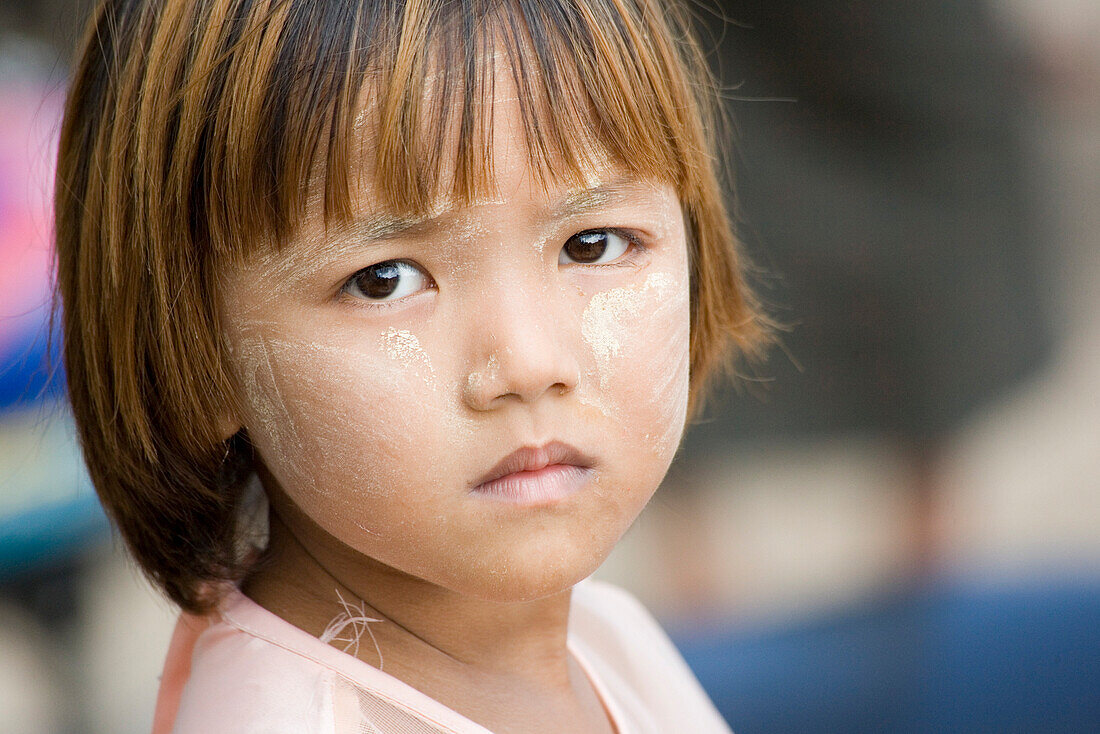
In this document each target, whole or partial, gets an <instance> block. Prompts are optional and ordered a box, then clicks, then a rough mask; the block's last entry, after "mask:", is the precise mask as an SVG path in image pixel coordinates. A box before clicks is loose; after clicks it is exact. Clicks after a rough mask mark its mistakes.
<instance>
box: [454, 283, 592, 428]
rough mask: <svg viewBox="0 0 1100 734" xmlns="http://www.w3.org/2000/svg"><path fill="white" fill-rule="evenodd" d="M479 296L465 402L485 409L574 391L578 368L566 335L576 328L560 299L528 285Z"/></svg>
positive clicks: (572, 340)
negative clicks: (480, 302)
mask: <svg viewBox="0 0 1100 734" xmlns="http://www.w3.org/2000/svg"><path fill="white" fill-rule="evenodd" d="M483 295H485V296H488V297H487V298H485V299H484V300H483V301H482V304H483V305H482V314H483V316H482V318H481V319H480V320H479V323H478V325H477V326H476V327H474V328H475V330H476V331H475V334H476V336H475V338H474V339H473V340H472V344H473V345H475V346H474V349H473V351H472V354H471V369H470V372H469V375H468V377H467V380H466V385H465V389H464V394H463V398H464V400H465V402H466V404H467V405H468V406H469V407H470V408H472V409H473V410H477V411H487V410H494V409H496V408H499V407H501V406H502V405H504V404H506V403H508V402H520V403H533V402H535V401H536V400H538V399H539V398H541V397H542V396H543V395H546V394H551V395H565V394H567V393H569V392H572V391H573V390H574V389H576V387H577V382H578V380H579V379H580V365H579V364H578V361H577V357H576V351H575V347H574V346H572V345H573V342H574V341H575V340H574V339H573V338H571V336H572V335H573V333H574V332H575V333H576V334H579V332H580V327H579V325H577V324H574V323H573V319H572V318H571V316H570V310H569V308H568V306H567V304H566V303H565V300H566V299H565V296H559V295H558V294H557V293H556V292H555V293H553V294H551V293H548V292H544V289H542V288H539V287H538V286H536V285H534V284H531V283H526V284H525V285H519V284H516V285H515V287H512V288H508V289H501V290H500V292H499V293H498V294H490V293H485V294H483Z"/></svg>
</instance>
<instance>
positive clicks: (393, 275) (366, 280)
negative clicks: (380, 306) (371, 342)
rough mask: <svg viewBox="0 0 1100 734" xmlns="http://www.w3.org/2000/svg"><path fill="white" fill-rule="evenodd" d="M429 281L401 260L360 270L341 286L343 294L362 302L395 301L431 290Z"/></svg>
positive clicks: (424, 275)
mask: <svg viewBox="0 0 1100 734" xmlns="http://www.w3.org/2000/svg"><path fill="white" fill-rule="evenodd" d="M431 282H432V281H431V278H429V277H428V274H427V273H425V272H424V271H423V270H421V269H420V268H419V267H417V266H416V265H414V264H412V263H410V262H407V261H405V260H387V261H385V262H380V263H376V264H374V265H371V266H369V267H366V268H363V269H362V270H360V271H359V272H358V273H356V274H355V275H353V276H351V277H350V278H348V281H347V282H346V283H344V287H343V292H344V293H347V294H348V295H349V296H352V297H353V298H359V299H362V300H364V301H382V302H387V301H396V300H399V299H401V298H404V297H405V296H411V295H412V294H414V293H417V292H419V291H421V290H423V289H425V288H428V287H430V286H431Z"/></svg>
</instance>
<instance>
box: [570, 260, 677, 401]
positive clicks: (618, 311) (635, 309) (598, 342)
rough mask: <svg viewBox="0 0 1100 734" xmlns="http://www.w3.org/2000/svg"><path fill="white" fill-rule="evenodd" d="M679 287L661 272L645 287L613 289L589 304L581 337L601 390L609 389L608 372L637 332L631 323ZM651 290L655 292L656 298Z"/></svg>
mask: <svg viewBox="0 0 1100 734" xmlns="http://www.w3.org/2000/svg"><path fill="white" fill-rule="evenodd" d="M675 286H676V281H675V278H673V277H672V276H671V275H669V274H668V273H660V272H658V273H653V274H651V275H650V276H649V277H648V278H646V280H645V283H643V284H642V285H641V287H638V286H632V287H625V288H612V289H611V290H607V291H604V292H602V293H597V294H596V295H594V296H593V297H592V300H591V301H589V302H588V307H587V308H585V309H584V315H583V316H582V320H581V336H583V337H584V340H585V341H586V342H587V343H588V345H589V347H591V349H592V352H593V354H594V355H595V357H596V364H597V368H598V370H599V377H600V389H601V390H606V389H607V386H608V379H609V375H608V368H609V366H610V364H611V361H612V360H613V359H614V358H615V357H616V356H618V354H619V351H620V350H621V349H622V345H623V340H624V339H626V338H629V335H630V334H632V333H633V332H634V331H635V327H634V326H633V325H632V323H631V322H636V321H637V319H638V317H639V312H640V310H641V308H642V306H643V305H644V304H646V303H647V302H650V301H651V299H656V300H663V299H667V298H668V297H669V296H670V295H671V294H672V293H673V292H674V289H675ZM651 290H653V291H655V293H654V294H653V295H650V293H649V292H650V291H651ZM658 308H659V309H660V310H663V309H661V308H660V306H658ZM647 320H648V319H647Z"/></svg>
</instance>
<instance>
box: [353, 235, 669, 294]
mask: <svg viewBox="0 0 1100 734" xmlns="http://www.w3.org/2000/svg"><path fill="white" fill-rule="evenodd" d="M594 233H607V234H612V235H615V236H617V237H621V238H622V239H623V240H625V241H626V244H627V248H626V250H625V251H624V252H623V254H622V255H620V256H619V257H617V258H616V259H614V260H612V261H611V262H607V263H583V262H575V263H568V265H571V266H579V267H584V268H623V267H631V266H633V265H634V260H635V259H636V257H637V256H638V255H639V254H640V253H641V252H644V251H645V250H646V249H647V247H646V245H645V243H644V241H643V238H642V236H641V235H640V234H639V233H637V232H635V231H633V230H628V229H620V228H618V227H593V228H591V229H584V230H581V231H579V232H575V233H573V234H571V235H570V236H569V237H567V238H566V240H565V242H563V243H562V250H564V248H565V245H566V244H567V243H568V242H569V241H570V240H572V239H573V238H574V237H579V236H581V235H586V234H594ZM387 264H394V265H398V264H402V265H408V266H411V267H414V268H416V269H417V270H420V272H421V273H422V274H423V276H424V277H425V278H427V279H428V281H429V282H430V285H429V287H428V288H427V290H430V289H434V288H435V287H436V285H435V281H434V280H433V279H432V277H431V275H429V274H428V273H427V272H426V271H424V269H423V268H421V267H420V266H419V265H417V264H416V263H414V262H412V261H411V260H405V259H401V258H396V259H393V260H383V261H380V262H377V263H372V264H371V265H368V266H367V267H365V268H360V269H359V270H357V271H355V273H353V274H352V275H351V276H349V277H348V278H347V279H346V280H345V281H344V283H343V285H342V286H341V287H340V291H339V294H338V295H339V296H340V297H341V300H348V301H350V302H351V303H352V304H353V305H355V306H366V307H368V308H380V309H385V308H390V307H392V306H396V305H399V304H401V303H403V302H404V301H406V300H407V299H408V298H411V297H413V296H415V295H416V293H413V294H410V295H408V296H402V297H401V298H397V299H394V300H389V301H384V300H378V299H371V298H361V297H358V296H354V295H352V294H350V293H349V292H348V291H349V289H350V288H351V287H352V286H353V285H354V284H355V280H356V278H358V277H360V276H361V275H363V274H364V273H365V272H366V271H368V270H370V269H371V268H377V267H378V266H380V265H387ZM418 292H420V291H418Z"/></svg>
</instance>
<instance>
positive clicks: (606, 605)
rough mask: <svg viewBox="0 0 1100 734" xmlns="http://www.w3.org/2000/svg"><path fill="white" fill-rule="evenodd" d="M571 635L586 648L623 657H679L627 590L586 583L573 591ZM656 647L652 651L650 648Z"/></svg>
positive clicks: (656, 623)
mask: <svg viewBox="0 0 1100 734" xmlns="http://www.w3.org/2000/svg"><path fill="white" fill-rule="evenodd" d="M571 615H572V616H571V618H570V623H571V624H572V631H573V632H574V633H575V634H576V635H578V636H579V637H580V638H581V639H583V640H584V641H585V642H586V643H587V644H598V645H599V646H600V647H605V648H606V647H608V646H613V647H614V648H616V649H618V650H619V651H620V652H622V653H623V654H624V655H627V656H634V655H636V654H638V653H639V652H640V653H643V654H645V653H649V654H657V655H668V654H670V653H671V654H673V655H675V657H676V658H678V659H679V657H680V655H679V653H678V652H677V651H676V648H675V647H674V646H673V645H672V642H671V641H670V640H669V638H668V635H667V634H665V631H664V630H663V629H662V628H661V625H660V624H659V623H658V622H657V620H656V619H654V618H653V615H652V614H650V613H649V610H648V609H646V608H645V606H644V605H643V604H642V603H641V602H640V601H638V599H637V598H635V596H634V595H633V594H631V593H630V592H628V591H627V590H625V589H623V588H621V587H618V586H615V585H614V584H609V583H606V582H604V581H597V580H595V579H587V580H585V581H583V582H581V583H580V584H577V586H576V587H574V589H573V607H572V611H571ZM654 645H656V647H654Z"/></svg>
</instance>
